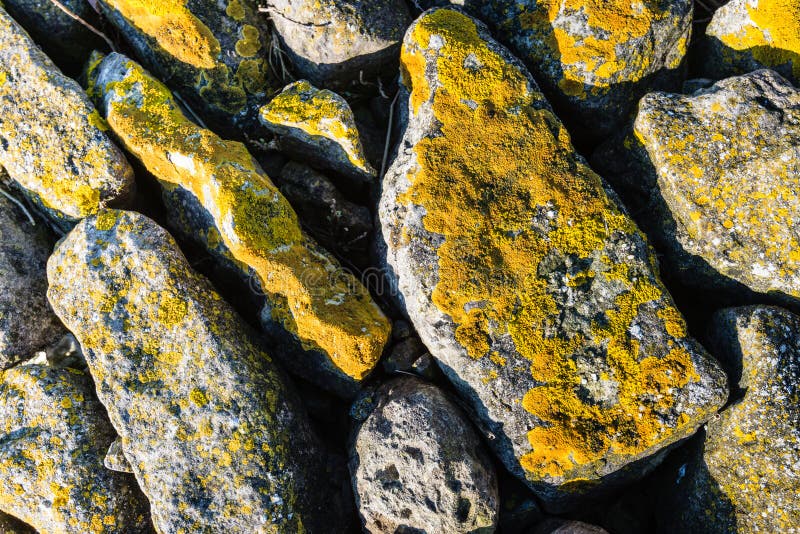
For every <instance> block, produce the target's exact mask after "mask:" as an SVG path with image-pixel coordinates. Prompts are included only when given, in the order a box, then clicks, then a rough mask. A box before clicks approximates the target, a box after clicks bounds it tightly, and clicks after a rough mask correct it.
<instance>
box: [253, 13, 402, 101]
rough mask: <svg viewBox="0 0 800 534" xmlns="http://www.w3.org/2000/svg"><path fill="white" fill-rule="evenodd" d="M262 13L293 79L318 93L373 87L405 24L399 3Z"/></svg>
mask: <svg viewBox="0 0 800 534" xmlns="http://www.w3.org/2000/svg"><path fill="white" fill-rule="evenodd" d="M268 12H269V15H270V18H271V19H272V23H273V24H274V25H275V31H276V32H277V34H278V35H279V36H280V39H281V41H282V44H283V45H284V46H283V48H284V50H285V52H286V54H287V55H288V57H289V60H290V63H291V65H292V67H293V69H294V71H295V72H296V74H298V75H299V76H301V77H303V78H307V79H308V80H310V81H311V82H312V83H314V84H317V85H319V86H321V87H336V88H345V87H351V88H358V86H359V83H361V82H364V83H371V84H375V83H376V79H375V78H376V76H378V75H380V74H385V73H389V72H391V70H392V67H393V66H396V65H397V63H396V62H397V50H398V49H399V47H400V41H401V40H402V38H403V32H404V31H405V29H406V27H407V26H408V25H409V24H410V23H411V18H410V16H409V13H408V7H407V6H406V3H405V2H404V1H403V0H322V1H319V0H272V1H270V3H269V7H268ZM395 72H396V71H395Z"/></svg>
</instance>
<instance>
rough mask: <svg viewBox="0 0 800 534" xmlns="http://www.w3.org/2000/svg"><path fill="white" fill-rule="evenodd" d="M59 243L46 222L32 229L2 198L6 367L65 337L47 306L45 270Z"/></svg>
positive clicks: (1, 361) (0, 340)
mask: <svg viewBox="0 0 800 534" xmlns="http://www.w3.org/2000/svg"><path fill="white" fill-rule="evenodd" d="M2 173H3V171H2V170H1V169H0V174H2ZM53 242H54V239H53V236H52V235H51V234H50V233H49V232H48V231H47V230H46V229H45V228H44V227H43V225H42V224H41V222H40V224H38V225H36V226H33V225H31V223H30V221H28V219H27V218H25V216H24V215H23V213H22V211H21V210H20V209H19V208H18V207H17V206H15V205H14V204H12V203H11V201H9V200H7V199H6V198H5V197H2V196H0V369H5V368H7V367H10V366H11V365H13V364H15V363H17V362H18V361H20V360H23V359H25V358H30V357H31V356H33V353H34V352H36V351H37V350H40V349H43V348H44V347H45V346H46V345H49V344H50V343H53V342H54V341H56V340H58V338H59V337H60V336H61V335H63V333H64V328H63V327H62V326H61V323H60V322H59V320H58V318H57V317H56V316H55V314H53V311H52V310H51V309H50V305H49V304H48V303H47V274H46V272H45V266H46V264H47V257H48V256H49V255H50V250H51V249H52V247H53Z"/></svg>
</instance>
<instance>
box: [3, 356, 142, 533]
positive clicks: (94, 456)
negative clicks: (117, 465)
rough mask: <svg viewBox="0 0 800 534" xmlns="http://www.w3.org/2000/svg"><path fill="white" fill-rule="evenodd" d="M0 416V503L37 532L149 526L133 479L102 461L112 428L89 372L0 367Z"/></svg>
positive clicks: (135, 529)
mask: <svg viewBox="0 0 800 534" xmlns="http://www.w3.org/2000/svg"><path fill="white" fill-rule="evenodd" d="M0 421H2V423H0V473H2V476H0V510H2V511H4V512H7V513H9V514H11V515H13V516H15V517H18V518H19V519H21V520H23V521H25V522H26V523H29V524H30V525H32V526H33V527H35V528H36V529H37V530H38V531H40V532H74V533H76V534H77V533H85V532H108V533H111V532H119V533H126V534H127V533H136V532H151V530H152V529H151V526H150V522H149V514H148V509H147V500H146V499H145V498H144V496H143V495H142V494H141V492H140V491H139V489H138V488H137V487H136V481H135V480H134V478H133V477H131V476H129V475H124V474H120V473H115V472H113V471H109V470H107V469H105V468H104V467H103V456H104V455H105V453H106V449H108V445H109V444H110V443H111V442H112V441H113V440H114V429H113V428H112V427H111V425H110V424H109V422H108V419H107V418H106V415H105V411H104V410H103V406H102V405H101V404H100V403H99V402H98V401H97V399H96V398H95V396H94V385H93V384H92V380H91V378H90V377H89V376H88V375H87V374H84V373H82V372H80V371H75V370H72V369H54V368H51V367H46V366H42V365H19V366H17V367H14V368H13V369H9V370H7V371H3V372H0Z"/></svg>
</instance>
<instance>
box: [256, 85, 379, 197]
mask: <svg viewBox="0 0 800 534" xmlns="http://www.w3.org/2000/svg"><path fill="white" fill-rule="evenodd" d="M259 117H260V119H261V123H262V124H263V125H264V126H266V127H267V129H269V130H270V131H272V132H274V133H276V134H277V135H278V138H279V143H280V147H281V149H282V150H285V151H286V152H287V153H289V154H291V155H292V156H293V157H295V158H296V159H301V160H303V161H307V162H310V163H311V164H312V165H314V166H317V167H321V168H324V169H330V170H332V171H336V172H338V173H341V174H343V175H345V176H347V177H349V178H350V179H351V180H354V181H356V182H357V183H358V182H360V183H364V182H366V183H369V182H371V181H372V180H374V178H375V176H376V175H377V172H376V171H375V169H374V168H373V167H372V166H371V165H370V164H369V162H368V161H367V159H366V157H365V156H364V149H363V147H362V146H361V139H360V137H359V134H358V128H356V120H355V117H354V116H353V111H352V110H351V109H350V105H349V104H348V103H347V101H346V100H345V99H344V98H342V97H341V96H339V95H337V94H336V93H334V92H333V91H328V90H327V89H322V90H320V89H317V88H316V87H314V86H312V85H311V84H310V83H308V82H307V81H305V80H301V81H299V82H294V83H292V84H290V85H287V86H286V88H285V89H284V90H283V92H281V93H280V94H279V95H278V96H276V97H275V98H273V99H272V100H271V101H270V102H269V104H267V105H265V106H264V107H262V108H261V110H260V112H259Z"/></svg>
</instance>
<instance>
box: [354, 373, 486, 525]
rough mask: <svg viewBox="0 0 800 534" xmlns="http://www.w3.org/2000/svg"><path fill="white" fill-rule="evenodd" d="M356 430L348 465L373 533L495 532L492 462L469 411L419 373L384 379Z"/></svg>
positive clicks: (360, 503) (362, 514)
mask: <svg viewBox="0 0 800 534" xmlns="http://www.w3.org/2000/svg"><path fill="white" fill-rule="evenodd" d="M372 399H373V401H374V403H375V406H374V408H373V411H372V412H371V413H370V414H369V415H368V416H367V418H366V420H364V421H363V422H362V423H361V425H360V426H359V427H358V429H357V430H356V432H355V437H354V440H353V444H352V447H351V450H350V471H351V473H352V479H353V489H354V490H355V493H356V498H357V501H358V508H359V513H360V514H361V519H362V521H363V523H364V528H365V530H366V531H367V532H372V533H379V532H385V533H394V532H430V533H434V532H448V533H453V534H455V533H467V532H475V533H478V532H494V530H495V526H496V521H497V509H498V505H499V497H498V493H497V478H496V475H495V472H494V466H493V465H492V462H491V460H490V459H489V456H488V454H487V451H486V448H485V445H484V444H483V443H482V442H481V440H480V437H479V436H478V434H477V433H476V432H475V429H474V428H473V427H472V425H471V424H470V422H469V421H468V420H467V418H466V417H465V415H464V413H463V412H462V411H461V409H460V408H458V406H456V405H455V404H454V403H453V401H451V400H450V399H448V398H447V396H446V395H445V394H444V393H442V391H441V390H439V388H437V387H436V386H434V385H432V384H428V383H426V382H423V381H421V380H418V379H415V378H407V377H404V378H400V379H397V380H393V381H391V382H388V383H386V384H384V385H383V386H382V387H381V388H380V389H379V390H378V391H377V392H376V393H375V394H374V396H373V397H372Z"/></svg>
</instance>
